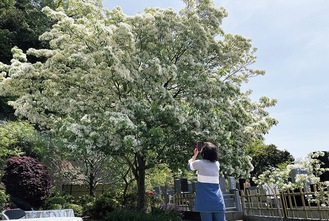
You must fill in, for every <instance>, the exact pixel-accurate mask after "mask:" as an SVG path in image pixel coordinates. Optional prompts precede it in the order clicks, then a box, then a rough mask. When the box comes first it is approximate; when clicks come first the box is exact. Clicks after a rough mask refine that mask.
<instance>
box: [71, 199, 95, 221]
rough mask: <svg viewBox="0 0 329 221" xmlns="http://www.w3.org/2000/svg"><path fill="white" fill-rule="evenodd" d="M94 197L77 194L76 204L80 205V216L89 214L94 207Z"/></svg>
mask: <svg viewBox="0 0 329 221" xmlns="http://www.w3.org/2000/svg"><path fill="white" fill-rule="evenodd" d="M94 202H95V197H93V196H90V195H82V196H79V197H78V199H77V200H76V204H78V205H80V206H82V216H89V217H90V216H91V213H92V212H91V211H92V209H93V207H94Z"/></svg>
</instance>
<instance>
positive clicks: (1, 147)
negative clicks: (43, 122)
mask: <svg viewBox="0 0 329 221" xmlns="http://www.w3.org/2000/svg"><path fill="white" fill-rule="evenodd" d="M22 154H24V155H28V156H31V157H34V158H38V159H42V158H43V155H44V142H43V139H42V137H41V136H40V133H38V132H37V131H36V130H35V129H34V128H33V126H32V125H31V124H29V123H28V122H24V121H17V122H2V123H0V165H1V167H2V166H3V165H4V162H5V161H6V160H7V158H8V157H10V156H19V155H22Z"/></svg>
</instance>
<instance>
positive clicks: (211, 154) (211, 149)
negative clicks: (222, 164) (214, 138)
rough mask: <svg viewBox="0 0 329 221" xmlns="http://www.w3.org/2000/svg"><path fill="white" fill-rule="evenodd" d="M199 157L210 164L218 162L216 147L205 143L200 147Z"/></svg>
mask: <svg viewBox="0 0 329 221" xmlns="http://www.w3.org/2000/svg"><path fill="white" fill-rule="evenodd" d="M201 156H202V158H203V159H205V160H209V161H210V162H216V161H218V153H217V147H216V146H215V144H213V143H210V142H205V143H204V146H203V147H202V151H201Z"/></svg>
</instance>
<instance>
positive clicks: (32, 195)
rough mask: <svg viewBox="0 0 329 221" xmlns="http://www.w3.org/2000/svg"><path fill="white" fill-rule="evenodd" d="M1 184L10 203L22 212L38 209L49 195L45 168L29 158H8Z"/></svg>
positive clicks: (48, 182)
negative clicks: (10, 200) (9, 198)
mask: <svg viewBox="0 0 329 221" xmlns="http://www.w3.org/2000/svg"><path fill="white" fill-rule="evenodd" d="M2 182H3V183H4V184H5V187H6V192H7V193H8V194H9V195H10V197H11V199H12V201H13V202H14V203H15V204H16V205H17V206H18V207H20V208H21V209H24V210H31V209H32V208H33V209H38V208H40V207H41V205H42V204H43V202H44V201H45V200H46V199H47V198H48V196H49V194H50V188H51V179H50V176H49V174H48V171H47V168H46V167H45V166H44V165H43V164H41V163H40V162H38V161H37V160H36V159H34V158H31V157H26V156H23V157H11V158H9V159H8V160H7V165H6V168H5V170H4V176H3V177H2Z"/></svg>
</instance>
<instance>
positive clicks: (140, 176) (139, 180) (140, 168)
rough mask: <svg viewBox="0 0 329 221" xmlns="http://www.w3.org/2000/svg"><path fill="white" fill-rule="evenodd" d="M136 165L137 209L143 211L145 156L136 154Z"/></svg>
mask: <svg viewBox="0 0 329 221" xmlns="http://www.w3.org/2000/svg"><path fill="white" fill-rule="evenodd" d="M137 162H138V167H137V168H136V169H137V173H138V176H137V187H138V194H137V196H138V201H137V209H138V210H140V211H144V210H145V209H146V208H145V169H146V168H145V164H146V162H145V158H144V157H143V156H140V155H138V156H137Z"/></svg>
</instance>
